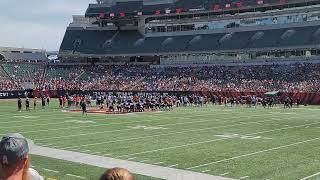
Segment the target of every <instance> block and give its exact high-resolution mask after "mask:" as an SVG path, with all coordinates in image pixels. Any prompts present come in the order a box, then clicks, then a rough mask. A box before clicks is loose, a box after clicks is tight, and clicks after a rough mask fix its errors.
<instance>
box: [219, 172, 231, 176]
mask: <svg viewBox="0 0 320 180" xmlns="http://www.w3.org/2000/svg"><path fill="white" fill-rule="evenodd" d="M228 174H230V172H226V173H223V174H220V176H225V175H228Z"/></svg>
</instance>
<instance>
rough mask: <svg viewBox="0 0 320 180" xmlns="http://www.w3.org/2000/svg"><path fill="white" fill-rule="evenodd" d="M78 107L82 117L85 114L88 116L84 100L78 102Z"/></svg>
mask: <svg viewBox="0 0 320 180" xmlns="http://www.w3.org/2000/svg"><path fill="white" fill-rule="evenodd" d="M80 106H81V109H82V115H84V114H86V116H88V114H87V104H86V101H85V100H84V99H82V101H81V102H80Z"/></svg>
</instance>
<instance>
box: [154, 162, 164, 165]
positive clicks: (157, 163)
mask: <svg viewBox="0 0 320 180" xmlns="http://www.w3.org/2000/svg"><path fill="white" fill-rule="evenodd" d="M163 163H164V162H156V163H154V165H159V164H163Z"/></svg>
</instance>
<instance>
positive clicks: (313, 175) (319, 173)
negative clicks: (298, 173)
mask: <svg viewBox="0 0 320 180" xmlns="http://www.w3.org/2000/svg"><path fill="white" fill-rule="evenodd" d="M318 175H320V172H318V173H315V174H312V175H310V176H307V177H304V178H302V179H300V180H307V179H310V178H312V177H315V176H318Z"/></svg>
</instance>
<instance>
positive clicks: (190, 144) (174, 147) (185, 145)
mask: <svg viewBox="0 0 320 180" xmlns="http://www.w3.org/2000/svg"><path fill="white" fill-rule="evenodd" d="M319 123H320V122H316V123H312V124H319ZM312 124H305V125H299V126H292V127H284V128H279V129H272V130H267V131H261V132H256V133H250V134H245V135H247V136H251V135H256V134H263V133H269V132H275V131H282V130H286V129H292V128H299V127H304V126H307V125H312ZM227 139H230V138H221V139H213V140H207V141H201V142H195V143H189V144H184V145H179V146H171V147H166V148H160V149H154V150H149V151H144V152H138V153H132V154H127V155H121V156H117V158H121V157H127V156H134V155H139V154H147V153H151V152H158V151H164V150H168V149H177V148H182V147H188V146H193V145H199V144H205V143H211V142H216V141H223V140H227Z"/></svg>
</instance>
